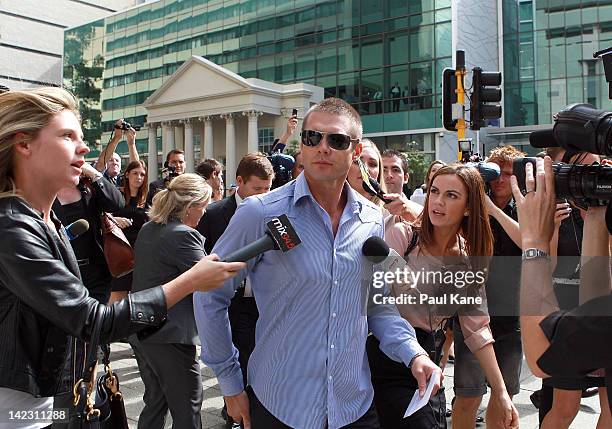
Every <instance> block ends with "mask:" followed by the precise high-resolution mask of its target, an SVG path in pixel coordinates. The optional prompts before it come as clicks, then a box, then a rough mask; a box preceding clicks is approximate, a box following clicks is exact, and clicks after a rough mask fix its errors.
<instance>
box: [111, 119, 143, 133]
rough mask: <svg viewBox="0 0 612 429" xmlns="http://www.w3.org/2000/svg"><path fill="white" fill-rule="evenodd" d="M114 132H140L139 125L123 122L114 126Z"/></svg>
mask: <svg viewBox="0 0 612 429" xmlns="http://www.w3.org/2000/svg"><path fill="white" fill-rule="evenodd" d="M115 129H116V130H122V131H127V130H129V129H133V130H134V131H140V125H132V124H130V123H129V122H125V121H123V123H122V124H121V125H115Z"/></svg>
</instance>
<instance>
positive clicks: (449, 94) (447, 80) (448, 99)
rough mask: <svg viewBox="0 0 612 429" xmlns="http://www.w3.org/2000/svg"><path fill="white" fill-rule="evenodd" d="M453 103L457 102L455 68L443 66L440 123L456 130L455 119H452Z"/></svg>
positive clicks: (451, 129)
mask: <svg viewBox="0 0 612 429" xmlns="http://www.w3.org/2000/svg"><path fill="white" fill-rule="evenodd" d="M455 103H457V78H456V77H455V70H454V69H451V68H445V69H444V71H443V72H442V125H444V128H445V129H447V130H449V131H457V128H456V125H457V120H456V119H453V104H455Z"/></svg>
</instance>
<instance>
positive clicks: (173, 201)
mask: <svg viewBox="0 0 612 429" xmlns="http://www.w3.org/2000/svg"><path fill="white" fill-rule="evenodd" d="M211 195H212V188H211V187H210V185H209V184H208V183H206V180H204V178H203V177H202V176H200V175H199V174H193V173H185V174H181V175H180V176H178V177H175V178H174V179H172V180H171V181H170V183H168V186H167V188H166V189H163V190H161V191H159V192H158V193H157V194H156V195H155V197H153V205H152V206H151V210H149V218H150V219H151V220H152V221H153V222H157V223H161V224H164V225H165V224H167V223H168V222H170V221H174V220H178V221H182V220H183V218H184V217H185V214H186V212H187V209H188V208H189V206H190V205H192V204H202V203H206V202H208V201H210V196H211Z"/></svg>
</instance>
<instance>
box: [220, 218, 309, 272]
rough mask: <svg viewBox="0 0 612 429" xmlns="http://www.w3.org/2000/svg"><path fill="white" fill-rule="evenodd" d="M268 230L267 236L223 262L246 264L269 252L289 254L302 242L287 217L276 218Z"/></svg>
mask: <svg viewBox="0 0 612 429" xmlns="http://www.w3.org/2000/svg"><path fill="white" fill-rule="evenodd" d="M267 227H268V230H267V231H266V233H265V235H264V236H263V237H261V238H259V239H258V240H255V241H254V242H252V243H250V244H247V245H246V246H245V247H243V248H242V249H238V250H236V251H235V252H232V253H230V254H229V255H227V256H226V257H225V258H223V259H222V261H223V262H246V261H248V260H249V259H253V258H254V257H256V256H258V255H260V254H262V253H264V252H267V251H268V250H274V249H276V250H282V251H283V253H285V252H288V251H289V250H291V249H293V248H294V247H296V246H298V245H299V244H300V243H301V242H302V241H301V240H300V237H298V235H297V233H296V232H295V229H294V228H293V225H291V222H289V218H287V215H281V216H279V217H275V218H274V219H272V220H271V221H270V222H268V223H267Z"/></svg>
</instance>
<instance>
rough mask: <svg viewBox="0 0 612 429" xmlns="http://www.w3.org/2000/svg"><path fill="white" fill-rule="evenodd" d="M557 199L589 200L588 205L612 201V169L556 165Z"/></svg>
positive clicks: (603, 166)
mask: <svg viewBox="0 0 612 429" xmlns="http://www.w3.org/2000/svg"><path fill="white" fill-rule="evenodd" d="M553 170H554V173H555V192H556V194H557V198H567V199H572V200H589V201H590V202H589V201H587V205H599V204H598V201H601V200H603V201H605V200H611V199H612V167H610V166H607V165H578V164H563V163H554V164H553Z"/></svg>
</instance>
